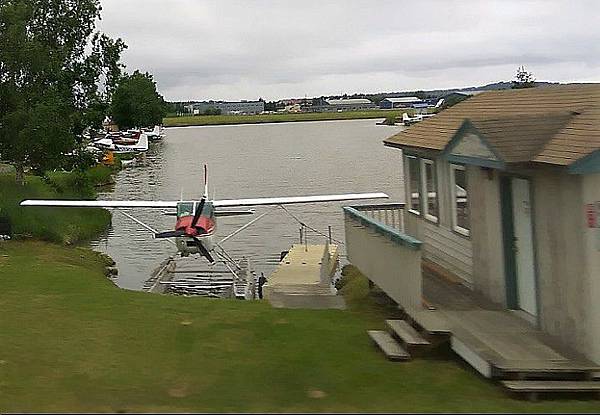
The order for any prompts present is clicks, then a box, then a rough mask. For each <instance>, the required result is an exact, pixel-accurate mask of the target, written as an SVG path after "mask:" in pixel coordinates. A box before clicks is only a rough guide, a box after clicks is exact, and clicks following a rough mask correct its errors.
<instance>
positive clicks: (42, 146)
mask: <svg viewBox="0 0 600 415" xmlns="http://www.w3.org/2000/svg"><path fill="white" fill-rule="evenodd" d="M100 11H101V7H100V2H99V0H2V2H0V157H1V158H2V159H4V160H6V161H9V162H12V163H13V164H14V165H15V168H16V171H17V180H19V181H22V180H23V171H24V168H25V167H31V168H33V169H34V170H36V171H43V170H46V169H50V168H55V167H58V166H59V165H60V163H61V158H62V156H63V155H64V154H65V153H68V152H71V151H72V150H73V149H74V148H75V146H76V144H77V138H78V137H79V136H80V134H81V132H82V131H83V130H84V129H85V128H86V127H87V126H99V124H100V122H101V120H102V117H103V115H104V112H105V111H106V109H107V107H108V102H109V100H110V95H111V94H112V91H113V90H114V87H115V83H116V80H117V79H119V77H120V76H121V69H122V65H121V64H120V63H119V59H120V55H121V52H122V51H123V50H124V49H125V48H126V45H125V44H124V43H123V41H122V40H121V39H116V40H115V39H111V38H110V37H108V36H106V35H105V34H103V33H101V32H99V31H97V30H96V22H97V20H98V19H99V18H100Z"/></svg>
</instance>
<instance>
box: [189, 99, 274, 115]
mask: <svg viewBox="0 0 600 415" xmlns="http://www.w3.org/2000/svg"><path fill="white" fill-rule="evenodd" d="M187 109H188V111H189V112H191V113H193V114H194V115H198V114H204V113H205V112H206V111H207V110H209V109H217V110H221V114H225V115H227V114H260V113H261V112H263V111H264V110H265V103H264V101H231V102H228V101H204V102H196V103H194V104H190V105H188V106H187Z"/></svg>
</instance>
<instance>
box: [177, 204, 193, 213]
mask: <svg viewBox="0 0 600 415" xmlns="http://www.w3.org/2000/svg"><path fill="white" fill-rule="evenodd" d="M193 213H194V204H193V203H187V202H186V203H177V216H189V215H192V214H193Z"/></svg>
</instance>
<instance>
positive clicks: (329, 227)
mask: <svg viewBox="0 0 600 415" xmlns="http://www.w3.org/2000/svg"><path fill="white" fill-rule="evenodd" d="M327 230H328V231H329V243H331V225H329V226H328V227H327Z"/></svg>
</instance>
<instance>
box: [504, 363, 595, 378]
mask: <svg viewBox="0 0 600 415" xmlns="http://www.w3.org/2000/svg"><path fill="white" fill-rule="evenodd" d="M494 367H495V369H496V371H497V372H498V373H499V374H501V375H504V376H506V377H512V378H514V377H517V378H519V377H520V378H524V377H544V376H546V377H550V376H551V375H552V376H554V377H556V376H564V377H567V376H570V377H577V378H583V379H592V378H593V377H594V375H595V374H596V373H598V372H600V368H599V367H598V366H597V365H595V364H593V363H587V362H580V361H573V360H564V361H547V360H546V361H537V360H533V361H531V360H506V359H499V360H496V361H494Z"/></svg>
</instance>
